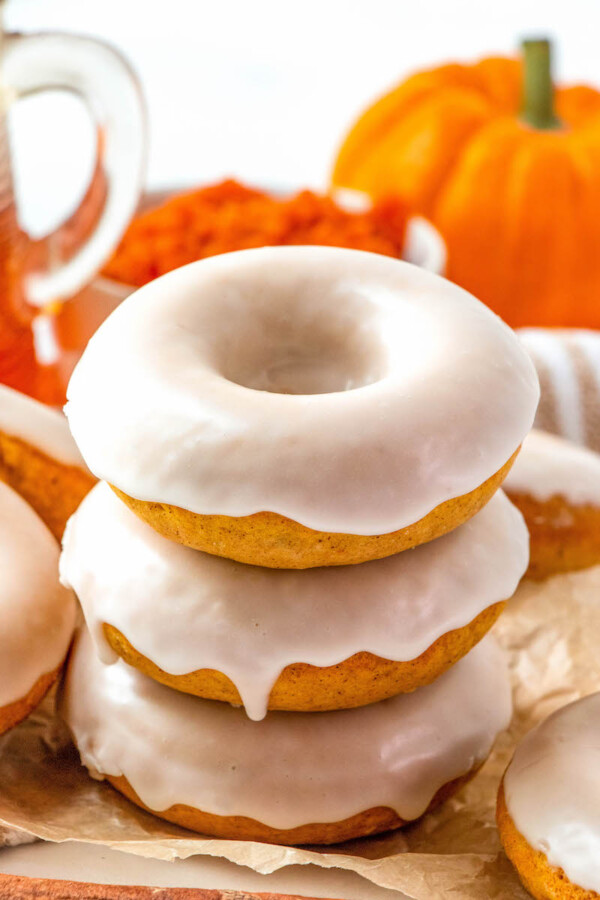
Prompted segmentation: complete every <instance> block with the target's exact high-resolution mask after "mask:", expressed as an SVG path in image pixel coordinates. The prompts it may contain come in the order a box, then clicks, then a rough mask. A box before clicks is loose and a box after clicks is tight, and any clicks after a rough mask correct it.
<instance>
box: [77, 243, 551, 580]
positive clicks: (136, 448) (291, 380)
mask: <svg viewBox="0 0 600 900" xmlns="http://www.w3.org/2000/svg"><path fill="white" fill-rule="evenodd" d="M538 394H539V388H538V382H537V376H536V374H535V369H534V367H533V364H532V363H531V360H530V359H529V357H528V356H527V354H526V353H525V351H524V350H523V349H522V347H521V345H520V344H519V342H518V341H517V339H516V338H515V336H514V334H513V332H512V331H511V330H510V329H509V328H508V327H507V326H505V325H504V324H503V323H502V322H501V321H500V320H499V319H498V318H497V317H496V316H495V315H494V314H493V313H491V312H490V311H489V310H488V309H487V308H486V307H485V306H483V304H481V303H479V302H478V301H477V300H475V299H474V298H473V297H471V296H470V295H469V294H467V293H466V292H464V291H462V290H461V289H460V288H458V287H457V286H455V285H453V284H450V283H449V282H447V281H445V280H444V279H441V278H439V277H438V276H436V275H433V274H431V273H429V272H425V271H423V270H422V269H419V268H417V267H416V266H411V265H410V264H408V263H404V262H400V261H398V260H394V259H390V258H387V257H383V256H380V255H377V254H371V253H364V252H359V251H352V250H342V249H339V248H332V247H271V248H262V249H257V250H246V251H242V252H238V253H229V254H223V255H220V256H216V257H212V258H210V259H206V260H202V261H200V262H198V263H192V264H191V265H189V266H184V267H183V268H181V269H178V270H176V271H173V272H170V273H169V274H167V275H165V276H163V277H162V278H159V279H157V280H155V281H153V282H151V283H150V284H148V285H146V286H144V287H143V288H141V289H140V290H139V291H137V292H136V293H135V294H134V295H132V296H131V297H129V298H128V299H127V300H126V301H125V302H124V303H122V304H121V305H120V306H119V308H118V309H117V310H116V311H115V312H114V313H113V314H112V315H111V316H110V317H109V318H108V319H107V320H106V322H104V324H103V325H102V326H101V327H100V329H99V330H98V332H97V333H96V334H95V335H94V337H93V338H92V340H91V341H90V343H89V344H88V347H87V348H86V351H85V352H84V354H83V356H82V359H81V361H80V362H79V364H78V366H77V367H76V369H75V372H74V374H73V376H72V378H71V382H70V385H69V390H68V404H67V407H66V412H67V415H68V418H69V422H70V425H71V429H72V431H73V435H74V437H75V440H76V441H77V444H78V446H79V449H80V450H81V452H82V454H83V457H84V459H85V461H86V463H87V464H88V466H89V468H90V469H91V471H92V472H94V474H95V475H97V476H98V477H99V478H102V479H103V480H105V481H107V482H109V484H111V485H112V486H113V487H114V489H115V491H116V492H117V493H118V495H119V497H121V499H122V500H124V501H125V503H127V504H128V505H129V506H130V507H131V509H132V510H133V511H134V512H135V513H136V514H137V515H138V516H139V517H140V518H142V519H143V520H145V521H146V522H148V523H149V524H150V525H151V526H152V527H153V528H154V529H155V530H156V531H158V532H159V533H160V534H162V535H163V536H164V537H166V538H168V539H170V540H173V541H176V542H179V543H182V544H185V545H186V546H188V547H191V548H194V549H197V550H203V551H205V552H207V553H211V554H214V555H217V556H224V557H229V558H231V559H235V560H237V561H240V562H244V563H249V564H254V565H260V566H267V567H272V568H288V569H293V568H298V569H303V568H311V567H316V566H330V565H344V564H348V563H360V562H365V561H368V560H373V559H380V558H383V557H386V556H390V555H392V554H394V553H397V552H399V551H400V550H405V549H407V548H410V547H414V546H416V545H418V544H421V543H425V542H427V541H431V540H433V539H434V538H436V537H439V536H440V535H443V534H445V533H447V532H449V531H452V530H453V529H454V528H456V527H458V526H459V525H460V524H461V523H463V522H465V521H467V520H468V519H469V518H470V517H471V516H473V515H475V513H476V512H477V511H478V510H479V509H481V507H482V506H483V505H484V504H485V503H486V502H487V501H488V500H489V499H490V497H491V496H492V494H493V493H494V492H495V491H496V489H497V488H498V486H499V485H500V483H501V482H502V480H503V479H504V477H505V476H506V474H507V472H508V470H509V468H510V466H511V464H512V462H513V460H514V457H515V454H516V453H517V451H518V448H519V446H520V444H521V442H522V440H523V438H524V437H525V435H526V434H527V432H528V431H529V429H530V427H531V424H532V422H533V418H534V414H535V408H536V405H537V401H538Z"/></svg>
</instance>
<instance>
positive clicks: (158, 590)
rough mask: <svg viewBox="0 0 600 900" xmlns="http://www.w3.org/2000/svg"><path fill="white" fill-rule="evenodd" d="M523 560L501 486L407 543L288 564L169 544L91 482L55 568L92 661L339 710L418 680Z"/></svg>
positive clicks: (252, 705)
mask: <svg viewBox="0 0 600 900" xmlns="http://www.w3.org/2000/svg"><path fill="white" fill-rule="evenodd" d="M527 564H528V533H527V529H526V527H525V524H524V521H523V518H522V517H521V514H520V513H519V512H518V510H517V509H516V508H515V507H514V506H513V505H512V504H511V503H510V501H509V500H508V499H507V497H506V496H505V495H504V494H503V493H502V491H499V492H498V493H497V494H496V495H495V496H494V497H493V498H492V499H491V501H490V502H489V503H488V504H487V506H485V507H484V508H483V509H482V510H481V511H480V512H479V513H477V515H475V516H474V517H473V518H472V519H470V520H469V521H468V522H466V523H465V524H463V525H461V526H460V527H459V528H457V529H455V530H454V531H452V532H451V533H449V534H447V535H445V536H443V537H440V538H438V539H437V540H435V541H432V542H430V543H428V544H423V545H421V546H419V547H417V548H416V549H414V550H412V551H409V552H405V553H400V554H397V555H396V556H390V557H387V558H386V559H383V560H377V561H373V562H368V563H362V564H359V565H356V566H351V567H341V568H338V567H335V568H317V569H310V570H305V571H303V572H296V571H293V570H282V569H265V568H260V567H257V566H249V565H245V564H243V563H236V562H232V561H231V560H227V559H222V558H220V557H216V556H210V555H208V554H204V553H200V552H198V551H196V550H190V549H189V548H187V547H184V546H183V545H181V544H176V543H173V542H172V541H169V540H167V539H166V538H164V537H162V536H160V535H159V534H158V533H157V532H155V531H154V529H153V528H151V527H150V526H149V525H147V524H146V523H144V522H142V521H141V520H140V519H139V518H138V517H137V516H136V515H135V514H134V513H133V512H131V510H129V509H128V508H127V507H126V506H125V505H124V504H123V503H121V502H120V500H118V499H117V497H116V496H115V495H114V493H113V492H112V490H111V489H110V487H109V486H108V485H107V484H104V483H103V484H99V485H98V486H97V487H95V488H94V489H93V490H92V492H91V493H90V494H89V495H88V497H87V498H86V499H85V500H84V501H83V503H82V505H81V506H80V507H79V510H78V511H77V513H76V514H75V515H74V516H73V517H72V518H71V520H70V522H69V524H68V526H67V531H66V533H65V538H64V549H63V554H62V558H61V578H62V580H63V583H64V584H68V585H69V586H71V587H72V588H73V589H74V590H75V592H76V593H77V594H78V596H79V599H80V601H81V604H82V607H83V611H84V614H85V617H86V620H87V623H88V626H89V628H90V631H91V634H92V637H93V639H94V642H95V643H96V646H97V649H98V651H99V653H100V656H101V658H102V659H103V660H104V662H107V663H110V662H116V660H117V659H118V657H119V656H120V657H122V658H123V659H124V660H125V661H126V662H127V663H129V664H130V665H132V666H135V667H136V668H138V669H140V670H141V671H142V672H144V673H145V674H146V675H149V676H151V677H152V678H154V679H155V680H157V681H160V682H162V683H163V684H166V685H168V686H170V687H173V688H175V689H177V690H179V691H183V692H186V693H190V694H195V695H197V696H199V697H204V698H206V699H212V700H223V701H227V702H230V703H234V704H243V705H244V707H245V708H246V712H247V714H248V716H249V717H250V718H252V719H261V718H262V717H264V715H265V714H266V711H267V709H280V710H297V711H319V710H333V709H347V708H351V707H356V706H363V705H366V704H369V703H374V702H377V701H379V700H382V699H385V698H387V697H391V696H394V695H395V694H398V693H405V692H409V691H413V690H415V689H416V688H418V687H420V686H422V685H425V684H429V683H430V682H432V681H434V680H435V679H436V678H437V677H438V676H439V675H441V674H442V672H444V671H445V670H446V669H448V668H449V667H450V666H451V665H453V664H454V663H455V662H457V660H459V659H460V658H461V657H462V656H464V654H465V653H467V652H468V651H469V650H470V649H471V648H472V647H473V646H474V645H475V644H476V643H477V642H478V641H479V640H480V639H481V638H482V637H483V635H484V634H485V633H486V632H487V631H488V629H489V628H490V627H491V626H492V624H493V623H494V622H495V620H496V619H497V617H498V616H499V614H500V612H501V610H502V607H503V603H504V601H505V600H506V599H507V598H509V597H510V596H511V595H512V594H513V592H514V591H515V589H516V587H517V585H518V583H519V580H520V579H521V577H522V575H523V573H524V572H525V570H526V568H527Z"/></svg>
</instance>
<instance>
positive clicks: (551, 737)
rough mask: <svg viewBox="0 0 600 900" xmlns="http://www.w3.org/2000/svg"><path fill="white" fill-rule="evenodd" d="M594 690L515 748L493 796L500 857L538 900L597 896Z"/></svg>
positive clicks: (598, 723) (599, 846)
mask: <svg viewBox="0 0 600 900" xmlns="http://www.w3.org/2000/svg"><path fill="white" fill-rule="evenodd" d="M599 771H600V693H598V694H591V695H590V696H588V697H585V698H584V699H583V700H577V701H576V702H575V703H570V704H569V705H568V706H564V707H563V708H562V709H559V710H558V711H557V712H555V713H554V714H553V715H551V716H550V717H549V718H548V719H546V720H545V721H544V722H542V723H541V724H540V725H538V726H537V728H534V729H533V731H530V732H529V734H528V735H527V736H526V737H525V739H524V740H523V741H522V742H521V744H519V746H518V747H517V749H516V750H515V753H514V756H513V758H512V761H511V763H510V765H509V766H508V769H507V770H506V773H505V775H504V780H503V783H502V785H501V787H500V791H499V795H498V808H497V819H498V828H499V830H500V837H501V839H502V843H503V845H504V849H505V851H506V855H507V856H508V858H509V859H510V860H511V862H512V864H513V865H514V866H515V868H516V870H517V872H518V874H519V878H520V879H521V881H522V882H523V884H524V886H525V887H526V888H527V890H528V891H529V892H530V893H531V894H533V896H534V897H537V898H539V900H546V898H548V897H551V898H553V900H562V898H568V900H592V898H593V897H600V778H599V777H598V772H599Z"/></svg>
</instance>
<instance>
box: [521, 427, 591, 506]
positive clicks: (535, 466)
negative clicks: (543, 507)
mask: <svg viewBox="0 0 600 900" xmlns="http://www.w3.org/2000/svg"><path fill="white" fill-rule="evenodd" d="M504 487H505V488H506V491H507V492H508V493H509V494H510V493H511V492H514V493H522V494H528V495H530V496H531V497H534V498H535V499H536V500H540V501H542V502H543V501H545V500H549V499H550V497H556V496H559V497H563V498H564V499H565V500H566V501H567V502H568V503H571V504H572V505H573V506H583V505H590V506H598V505H600V455H599V454H597V453H594V452H593V450H588V449H587V448H586V447H579V446H578V445H577V444H572V443H571V442H570V441H566V440H565V439H564V438H560V437H558V436H557V435H554V434H546V433H545V432H543V431H532V432H531V433H530V434H528V435H527V437H526V438H525V440H524V441H523V446H522V448H521V452H520V453H519V455H518V457H517V459H516V462H515V464H514V465H513V467H512V469H511V470H510V472H509V473H508V476H507V478H506V481H505V482H504Z"/></svg>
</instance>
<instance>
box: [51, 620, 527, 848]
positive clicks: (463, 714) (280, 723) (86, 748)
mask: <svg viewBox="0 0 600 900" xmlns="http://www.w3.org/2000/svg"><path fill="white" fill-rule="evenodd" d="M60 709H61V714H62V716H63V718H64V719H65V721H66V723H67V725H68V726H69V728H70V730H71V733H72V735H73V738H74V741H75V743H76V745H77V747H78V749H79V752H80V754H81V759H82V762H83V764H84V765H85V766H87V768H88V769H89V770H90V771H91V772H92V773H93V774H94V775H99V774H101V775H104V776H106V777H107V778H108V780H109V781H110V782H111V783H112V784H113V785H114V786H115V787H117V788H118V790H120V791H121V792H122V793H124V794H125V795H126V796H128V797H129V798H130V799H132V800H133V801H134V802H135V803H138V804H139V805H141V806H143V807H145V808H146V809H149V810H151V811H154V812H156V814H157V815H159V816H160V817H161V818H164V819H167V820H169V821H172V822H176V823H178V824H180V825H184V826H185V827H187V828H191V829H193V830H195V831H202V832H204V833H206V834H214V835H217V836H219V837H224V838H248V839H254V840H261V841H271V842H275V841H276V842H278V843H284V844H295V843H334V842H337V841H341V840H346V839H350V838H354V837H358V836H361V835H364V834H374V833H376V832H378V831H384V830H387V829H389V828H395V827H398V826H400V825H402V824H405V823H406V822H408V821H412V820H414V819H417V818H418V817H419V816H421V815H423V813H424V812H425V811H426V810H427V809H428V808H429V807H430V806H431V805H432V804H433V803H435V802H439V801H440V800H441V799H442V797H445V796H447V795H448V794H449V793H451V792H452V791H453V790H454V789H455V788H456V785H457V783H460V782H462V781H463V780H465V779H466V778H468V777H469V776H470V775H471V774H473V773H474V772H475V771H476V770H477V768H478V767H479V766H480V765H481V764H482V763H483V761H484V760H485V759H486V757H487V756H488V754H489V752H490V749H491V747H492V744H493V742H494V740H495V738H496V735H497V734H498V733H499V732H500V731H501V730H502V729H504V728H505V727H506V726H507V724H508V722H509V720H510V716H511V692H510V685H509V678H508V671H507V667H506V663H505V660H504V657H503V655H502V653H501V651H500V649H499V648H498V647H497V646H496V645H495V644H494V642H493V639H491V638H489V637H488V638H485V639H484V640H483V641H482V643H481V644H479V645H478V646H477V647H475V649H474V650H472V651H471V653H469V654H468V655H467V656H465V657H464V658H463V659H462V660H461V661H460V662H458V663H457V664H456V665H455V666H453V667H452V668H451V669H449V670H448V671H447V672H445V673H444V674H443V675H442V676H441V677H440V678H438V679H437V680H436V681H435V682H434V683H433V684H430V685H428V686H427V687H423V688H420V689H419V690H418V691H416V692H415V693H413V694H401V695H399V696H397V697H394V698H392V699H391V700H382V702H381V703H375V704H372V705H370V706H364V707H362V708H360V709H352V710H339V711H337V712H321V713H292V712H287V713H286V712H272V713H269V715H268V716H267V717H266V719H264V721H262V722H253V721H252V720H251V719H249V718H248V717H247V716H246V715H244V713H243V711H242V710H239V709H233V708H232V707H231V706H229V705H228V704H226V703H217V702H214V701H211V700H200V699H198V698H197V697H191V696H190V695H188V694H183V693H180V692H179V691H173V690H171V689H170V688H167V687H164V686H163V685H161V684H158V683H157V682H156V681H152V680H151V679H149V678H147V677H146V676H145V675H142V674H141V673H140V672H138V671H137V670H136V669H133V668H131V667H130V666H127V665H126V664H125V663H124V662H122V661H119V662H117V663H115V665H113V666H105V665H103V664H102V662H101V661H100V660H99V659H98V657H97V654H96V652H95V650H94V647H93V645H92V641H91V639H90V636H89V633H88V632H87V631H84V632H82V633H81V635H80V636H79V638H78V639H77V642H76V645H75V649H74V652H73V653H72V654H71V657H70V662H69V667H68V673H67V677H66V680H65V685H64V689H63V695H62V698H61V704H60ZM458 710H460V714H458Z"/></svg>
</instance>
